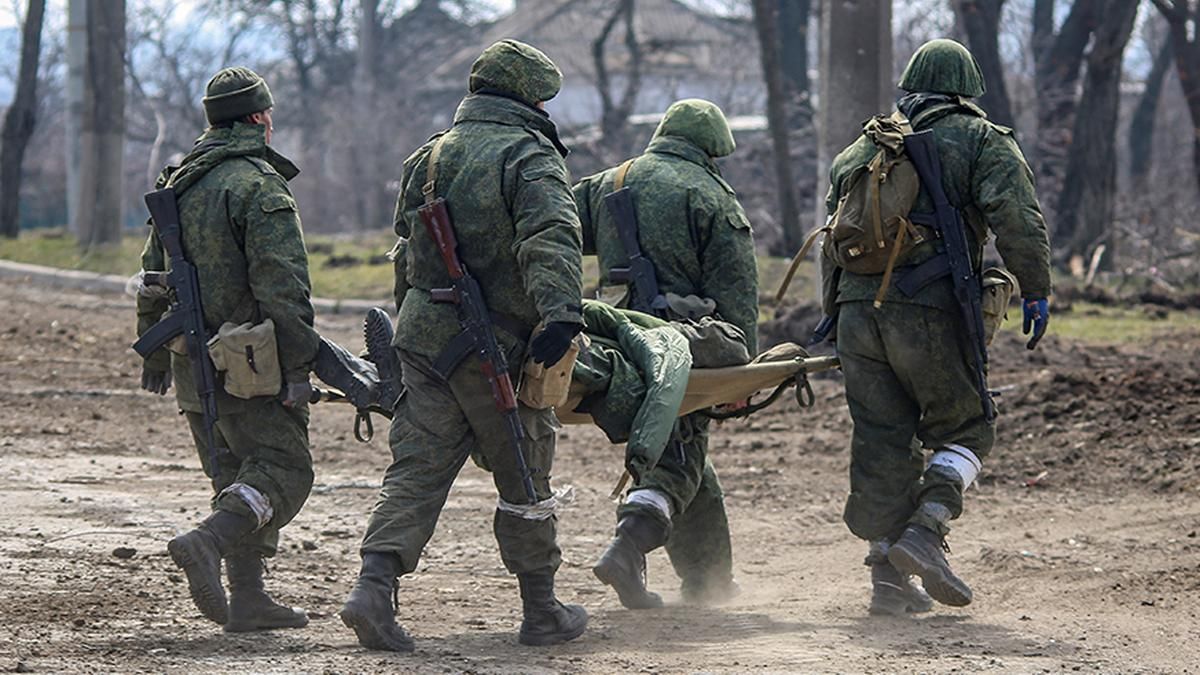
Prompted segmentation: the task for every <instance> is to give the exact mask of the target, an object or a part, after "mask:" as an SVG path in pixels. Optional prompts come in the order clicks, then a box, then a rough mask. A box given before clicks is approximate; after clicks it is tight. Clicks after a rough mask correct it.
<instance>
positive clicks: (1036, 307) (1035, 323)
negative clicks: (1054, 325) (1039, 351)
mask: <svg viewBox="0 0 1200 675" xmlns="http://www.w3.org/2000/svg"><path fill="white" fill-rule="evenodd" d="M1021 306H1022V308H1023V309H1024V310H1025V321H1024V323H1022V324H1021V332H1022V333H1024V334H1025V335H1029V329H1030V328H1031V327H1032V328H1033V337H1031V338H1029V342H1026V343H1025V348H1026V349H1033V348H1034V347H1037V344H1038V342H1039V341H1041V339H1042V336H1043V335H1045V334H1046V325H1047V324H1049V323H1050V302H1049V301H1048V300H1046V299H1045V298H1025V299H1024V300H1023V301H1022V302H1021Z"/></svg>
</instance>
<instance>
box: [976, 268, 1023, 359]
mask: <svg viewBox="0 0 1200 675" xmlns="http://www.w3.org/2000/svg"><path fill="white" fill-rule="evenodd" d="M982 285H983V294H982V296H981V297H980V302H979V305H980V309H982V310H983V339H984V342H985V343H986V344H988V345H991V344H992V339H993V338H995V337H996V332H997V331H999V330H1000V324H1002V323H1004V319H1005V318H1006V317H1007V316H1008V305H1009V303H1010V302H1012V298H1013V296H1014V295H1017V293H1018V292H1019V290H1020V289H1019V288H1018V287H1017V279H1016V277H1014V276H1013V275H1012V274H1010V273H1009V272H1008V270H1003V269H1000V268H999V267H989V268H987V269H986V270H984V271H983V277H982Z"/></svg>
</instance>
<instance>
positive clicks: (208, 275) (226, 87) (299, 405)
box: [137, 67, 320, 632]
mask: <svg viewBox="0 0 1200 675" xmlns="http://www.w3.org/2000/svg"><path fill="white" fill-rule="evenodd" d="M272 106H274V99H272V97H271V91H270V89H268V88H267V83H266V82H265V81H264V80H263V79H262V78H261V77H259V76H258V75H257V74H256V73H254V72H253V71H251V70H250V69H248V68H241V67H235V68H225V69H223V70H221V71H220V72H218V73H217V74H216V75H214V76H213V78H212V79H211V80H210V81H209V82H208V86H207V88H206V90H205V96H204V113H205V117H206V118H207V119H208V123H209V125H210V126H209V128H208V129H207V130H206V131H205V132H204V134H203V135H202V136H201V137H200V138H199V139H198V140H197V141H196V145H195V147H193V149H192V151H191V152H190V153H188V155H187V156H186V157H184V158H183V161H182V163H181V165H180V166H169V167H167V168H166V169H164V170H163V172H162V174H161V175H160V176H159V179H158V182H157V185H156V187H158V188H162V187H166V186H169V187H171V188H173V189H174V191H175V194H176V198H177V200H178V206H179V223H180V227H181V230H182V241H183V250H184V251H185V252H186V254H187V256H188V259H189V262H191V263H192V265H194V266H195V267H196V269H197V272H198V275H199V278H200V295H201V300H202V303H201V304H202V306H203V308H204V318H205V323H206V324H207V328H208V330H209V332H210V334H211V335H216V334H217V331H218V329H219V328H220V327H221V326H223V325H241V324H251V323H252V324H255V325H258V326H261V325H262V324H263V323H264V322H265V321H267V320H270V321H271V322H272V323H273V324H274V332H275V335H274V337H275V342H276V344H275V347H276V351H277V353H278V368H279V370H281V371H282V376H283V377H282V379H283V381H284V383H285V397H284V398H285V399H286V400H284V401H280V400H279V398H278V397H277V396H276V395H275V393H274V392H272V393H271V394H269V395H265V396H252V397H250V398H241V397H239V396H240V395H239V394H237V393H236V392H238V388H237V387H235V386H231V383H230V380H229V377H223V378H221V379H220V380H219V383H220V385H221V386H220V387H219V389H218V391H217V409H218V412H219V420H218V421H217V426H216V443H217V446H218V447H220V448H222V449H221V450H220V452H219V454H217V455H216V461H217V466H211V465H210V457H209V449H208V446H207V443H206V442H205V441H204V440H203V439H204V438H205V436H204V432H203V429H204V424H203V415H202V410H203V408H201V406H200V400H199V397H198V396H197V394H196V386H195V384H194V383H193V378H192V369H191V366H190V364H189V361H188V357H187V356H186V354H179V353H175V352H171V351H170V350H168V349H165V348H164V349H162V350H160V351H159V352H157V353H155V354H152V355H151V356H150V357H149V358H147V359H146V362H145V364H144V366H143V369H142V388H143V389H146V390H148V391H152V392H154V393H157V394H166V392H167V390H168V389H169V388H170V386H171V381H172V379H174V381H175V391H176V398H177V400H178V402H179V408H180V409H181V410H182V411H183V412H184V413H185V414H186V416H187V420H188V423H189V425H190V426H191V429H192V433H193V436H194V437H195V439H196V447H197V449H198V451H199V454H200V461H201V464H202V466H203V467H204V472H205V474H207V475H208V477H209V478H210V479H211V481H212V486H213V490H214V492H215V496H214V497H213V500H212V514H211V515H210V516H209V517H208V518H206V519H205V520H204V522H203V523H201V524H200V525H199V526H198V527H197V528H196V529H194V530H192V531H190V532H188V533H186V534H183V535H180V536H178V537H175V538H174V539H172V540H171V542H170V543H169V544H168V547H167V550H168V552H169V553H170V555H171V558H172V559H173V560H174V561H175V563H176V564H177V565H179V566H180V567H181V568H183V570H184V572H185V573H186V575H187V578H188V586H189V588H190V591H191V595H192V600H193V601H194V602H195V603H196V607H197V608H198V609H199V610H200V613H201V614H203V615H204V616H205V617H206V618H208V619H210V620H212V621H214V622H216V623H219V624H222V625H224V627H225V630H226V631H229V632H237V631H249V630H263V629H270V628H283V627H300V626H304V625H306V624H307V623H308V618H307V617H306V616H305V615H304V613H303V612H298V611H294V610H292V609H291V608H289V607H285V606H283V605H279V604H277V603H275V602H274V601H273V600H271V598H270V597H269V596H268V595H267V594H266V593H265V592H264V591H263V577H262V575H263V563H262V559H263V558H264V557H270V556H273V555H275V552H276V548H277V547H278V545H279V530H280V528H282V527H283V526H284V525H287V524H288V522H289V521H291V520H292V518H294V517H295V516H296V514H297V513H298V512H299V511H300V507H302V506H303V505H304V502H305V501H306V500H307V499H308V494H309V490H310V488H311V487H312V481H313V470H312V457H311V456H310V455H309V449H308V408H307V402H308V398H309V394H310V393H311V389H310V387H309V384H308V373H309V370H310V369H311V367H312V363H313V360H314V359H315V358H316V353H317V347H318V343H319V340H320V336H318V335H317V333H316V331H315V330H313V308H312V304H311V302H310V301H309V296H310V295H311V290H312V289H311V287H310V285H309V281H308V257H307V253H306V252H305V248H304V236H303V233H302V232H301V229H300V215H299V213H298V211H297V208H296V201H295V199H293V198H292V193H291V191H290V190H289V189H288V185H287V182H288V181H289V180H291V179H292V178H293V177H295V176H296V174H297V173H299V172H298V170H297V169H296V167H295V165H294V164H292V163H291V162H290V161H288V160H287V158H285V157H283V156H282V155H280V154H279V153H277V152H276V151H275V150H274V149H272V148H271V146H270V145H268V144H269V143H270V141H271V132H272V125H271V109H272ZM166 265H167V259H166V255H165V253H164V251H163V247H162V244H161V243H160V242H159V240H158V237H157V235H156V234H155V233H154V231H151V233H150V236H149V238H148V239H147V241H146V246H145V249H144V250H143V252H142V269H143V270H147V271H155V270H164V269H166ZM137 308H138V335H141V334H143V333H145V332H146V331H147V330H148V329H149V328H150V327H151V326H153V325H154V323H155V322H157V321H158V320H159V319H160V318H161V317H162V316H163V313H164V312H165V311H166V310H167V309H168V302H167V298H166V295H165V291H163V290H162V289H161V287H155V286H145V285H143V286H141V289H140V290H139V294H138V300H137ZM260 365H261V366H263V367H264V368H266V367H270V366H273V365H274V364H270V365H268V364H267V363H266V359H263V363H262V364H260ZM222 558H224V561H225V571H226V574H227V576H228V579H229V597H228V600H226V595H225V589H224V588H223V587H222V585H221V560H222Z"/></svg>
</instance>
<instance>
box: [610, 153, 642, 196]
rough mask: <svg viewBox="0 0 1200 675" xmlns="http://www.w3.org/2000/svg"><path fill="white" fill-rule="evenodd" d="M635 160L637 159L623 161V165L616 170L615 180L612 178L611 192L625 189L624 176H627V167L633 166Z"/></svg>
mask: <svg viewBox="0 0 1200 675" xmlns="http://www.w3.org/2000/svg"><path fill="white" fill-rule="evenodd" d="M635 159H637V157H634V158H633V159H627V160H625V163H624V164H622V165H621V166H620V168H618V169H617V175H616V177H615V178H613V192H616V191H617V190H620V189H621V188H623V187H625V176H627V175H629V167H631V166H633V161H634V160H635Z"/></svg>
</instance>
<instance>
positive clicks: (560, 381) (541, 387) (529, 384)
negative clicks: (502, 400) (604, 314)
mask: <svg viewBox="0 0 1200 675" xmlns="http://www.w3.org/2000/svg"><path fill="white" fill-rule="evenodd" d="M535 334H536V331H535ZM589 343H590V341H589V340H588V337H587V336H586V335H584V334H583V333H580V334H579V335H576V336H575V339H573V340H571V346H570V347H568V348H567V353H566V354H564V355H563V357H562V358H561V359H559V360H558V363H555V364H554V365H553V366H550V367H549V368H547V367H546V366H544V365H542V364H540V363H535V362H534V361H533V359H529V358H527V359H525V367H524V368H522V369H521V382H520V386H519V387H518V390H517V400H518V401H520V402H521V403H523V404H524V405H526V406H528V407H530V408H533V409H535V410H545V409H547V408H556V407H558V406H561V405H563V404H565V403H566V402H567V395H568V394H569V393H570V389H571V373H572V372H573V371H574V370H575V361H576V359H578V358H579V352H580V351H582V350H584V349H587V347H588V344H589Z"/></svg>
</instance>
